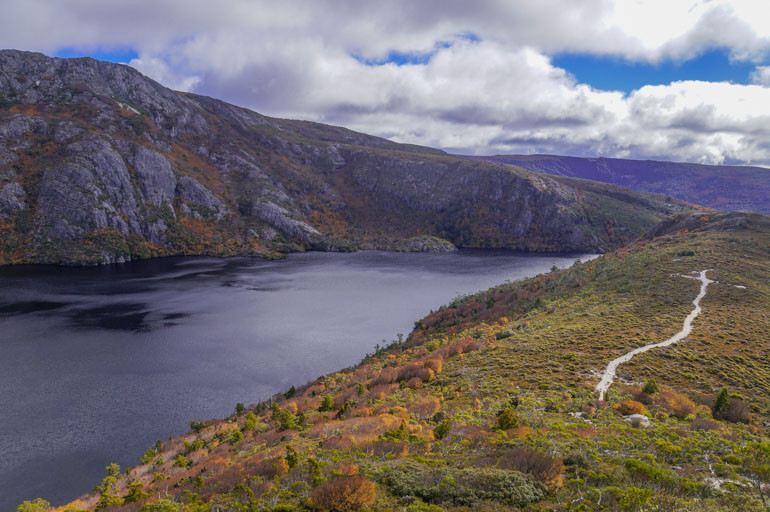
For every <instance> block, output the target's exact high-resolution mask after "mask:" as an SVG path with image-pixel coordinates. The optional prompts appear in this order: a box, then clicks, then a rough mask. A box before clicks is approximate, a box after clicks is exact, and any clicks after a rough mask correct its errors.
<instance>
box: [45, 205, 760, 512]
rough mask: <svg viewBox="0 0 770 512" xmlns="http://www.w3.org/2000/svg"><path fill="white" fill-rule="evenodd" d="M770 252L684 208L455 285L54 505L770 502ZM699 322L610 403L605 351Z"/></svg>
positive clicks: (651, 354)
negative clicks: (551, 260) (452, 294)
mask: <svg viewBox="0 0 770 512" xmlns="http://www.w3.org/2000/svg"><path fill="white" fill-rule="evenodd" d="M768 247H770V217H768V216H765V215H761V214H750V213H736V212H733V213H717V214H708V215H707V214H704V213H685V214H679V215H677V216H674V217H672V218H670V219H667V220H666V221H664V222H662V223H660V224H659V225H658V226H656V227H655V229H653V230H651V231H650V232H649V233H648V234H647V235H646V236H644V237H642V238H640V239H638V240H637V241H635V242H634V243H633V244H631V245H629V246H628V247H625V248H623V249H620V250H618V251H615V252H612V253H608V254H605V255H604V256H601V257H599V258H597V259H594V260H592V261H590V262H585V263H580V264H576V265H574V266H572V267H571V268H569V269H564V270H555V271H552V272H549V273H547V274H542V275H539V276H537V277H534V278H531V279H526V280H522V281H517V282H513V283H506V284H502V285H500V286H497V287H495V288H492V289H490V290H487V291H484V292H480V293H478V294H474V295H470V296H466V297H460V298H458V299H456V300H455V301H454V302H453V303H451V304H449V305H447V306H444V307H442V308H440V309H439V310H437V311H434V312H432V313H431V314H430V315H428V316H427V317H425V318H423V319H422V320H421V321H419V322H417V323H416V325H415V330H414V331H413V332H412V333H411V335H410V336H409V338H408V339H407V340H405V341H399V342H394V343H393V344H392V345H390V346H389V347H386V348H383V349H380V350H378V351H377V353H375V354H372V355H370V356H368V357H367V358H366V359H364V361H362V362H361V364H359V365H357V366H355V367H352V368H345V369H342V370H340V371H339V372H337V373H333V374H330V375H325V376H323V377H320V378H319V379H317V380H315V381H313V382H310V383H308V384H306V385H304V386H300V387H296V388H294V387H292V388H290V389H289V390H287V392H286V393H284V394H279V395H276V396H274V397H273V398H272V399H271V400H270V401H268V402H263V403H259V404H256V405H254V406H250V407H244V406H242V405H240V404H239V405H237V406H236V408H235V414H233V415H232V416H231V417H229V418H226V419H224V420H215V421H205V422H192V423H191V427H192V430H191V431H190V432H189V433H188V434H186V435H184V436H182V437H179V438H176V439H170V440H168V441H164V442H159V443H158V444H157V445H156V446H154V447H151V448H149V449H148V450H147V453H146V454H145V455H144V456H143V457H142V460H141V463H140V465H138V466H136V467H134V468H130V469H129V470H127V471H125V472H123V473H121V471H120V468H117V467H115V466H111V467H110V468H108V474H107V476H106V477H105V479H104V480H103V481H102V483H101V485H100V486H98V487H97V489H96V490H95V491H94V492H92V493H89V494H88V495H85V496H83V497H82V498H81V499H80V500H78V501H76V502H74V503H72V504H70V505H69V506H68V507H63V508H60V509H57V510H59V511H64V510H75V509H78V508H80V509H88V510H93V509H94V508H97V509H104V510H115V511H136V510H141V511H142V512H152V511H177V512H178V511H215V510H219V511H224V510H273V511H278V510H280V511H290V510H320V511H342V510H359V509H362V508H366V507H371V510H407V511H409V512H420V511H430V512H440V511H442V510H489V511H492V510H511V509H520V508H526V510H531V511H546V510H549V511H566V510H602V511H622V510H629V511H632V510H636V511H641V510H677V511H680V510H681V511H685V510H693V511H694V510H698V511H711V512H715V511H734V510H741V511H747V512H750V511H756V512H759V511H764V510H766V508H765V505H764V501H765V499H766V497H765V494H766V490H765V489H766V486H767V485H770V473H768V471H767V467H768V464H770V441H768V437H767V425H768V424H770V347H768V344H767V333H768V332H770V316H768V314H767V305H768V303H770V252H769V251H768ZM687 319H689V320H687ZM688 322H691V327H692V331H691V332H689V333H687V334H686V336H685V337H684V339H681V340H679V341H678V342H677V343H674V344H672V345H670V346H665V347H663V346H658V347H656V348H652V349H651V350H649V351H647V352H644V353H637V354H635V355H634V357H633V358H631V359H630V360H628V361H625V362H623V363H622V364H620V366H619V367H618V368H617V370H616V372H617V374H618V375H617V377H615V378H614V380H612V379H611V380H610V386H609V390H608V392H607V394H606V395H604V396H602V397H601V398H603V399H600V395H599V394H598V392H597V384H598V383H599V382H600V380H601V378H602V376H603V375H605V371H606V370H605V369H606V368H607V367H608V365H609V363H610V361H612V360H613V359H615V358H617V357H621V356H623V355H624V354H629V353H632V352H631V351H632V350H635V349H638V348H640V347H644V346H648V345H653V344H657V343H660V342H662V341H665V340H667V339H674V338H675V337H676V333H677V332H679V331H680V330H682V329H683V328H685V327H686V326H687V324H688ZM636 352H639V351H638V350H637V351H636ZM632 354H633V353H632ZM123 502H125V503H123ZM120 503H123V504H120Z"/></svg>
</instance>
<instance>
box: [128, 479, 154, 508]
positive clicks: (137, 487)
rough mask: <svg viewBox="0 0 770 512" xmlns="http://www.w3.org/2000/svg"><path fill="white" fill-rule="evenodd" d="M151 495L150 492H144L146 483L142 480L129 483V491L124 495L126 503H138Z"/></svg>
mask: <svg viewBox="0 0 770 512" xmlns="http://www.w3.org/2000/svg"><path fill="white" fill-rule="evenodd" d="M149 497H150V493H147V492H144V484H143V483H142V482H131V483H130V484H128V493H127V494H126V495H125V496H123V501H124V502H125V503H136V502H137V501H141V500H143V499H145V498H149Z"/></svg>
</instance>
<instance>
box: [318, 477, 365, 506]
mask: <svg viewBox="0 0 770 512" xmlns="http://www.w3.org/2000/svg"><path fill="white" fill-rule="evenodd" d="M375 496H376V490H375V487H374V483H373V482H372V481H371V480H369V479H368V478H365V477H363V476H358V475H353V476H343V477H338V478H335V479H333V480H329V481H328V482H325V483H323V484H321V485H320V486H318V487H317V488H316V489H315V490H314V491H313V492H312V494H311V496H310V500H309V504H310V505H311V506H312V507H313V509H314V510H318V511H320V512H353V511H356V510H360V509H361V508H363V507H367V506H369V505H371V504H373V503H374V498H375Z"/></svg>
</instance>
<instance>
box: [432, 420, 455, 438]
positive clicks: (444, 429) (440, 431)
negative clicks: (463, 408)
mask: <svg viewBox="0 0 770 512" xmlns="http://www.w3.org/2000/svg"><path fill="white" fill-rule="evenodd" d="M451 430H452V423H451V422H450V421H449V420H448V419H445V420H444V421H442V422H441V423H439V424H438V425H436V428H434V429H433V436H434V437H435V438H436V439H439V440H440V439H444V438H445V437H446V436H447V434H449V432H450V431H451Z"/></svg>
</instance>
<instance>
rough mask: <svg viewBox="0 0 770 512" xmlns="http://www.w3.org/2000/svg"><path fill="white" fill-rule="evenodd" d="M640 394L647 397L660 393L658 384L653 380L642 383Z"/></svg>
mask: <svg viewBox="0 0 770 512" xmlns="http://www.w3.org/2000/svg"><path fill="white" fill-rule="evenodd" d="M642 392H643V393H647V394H648V395H654V394H655V393H660V388H659V387H658V383H657V382H655V379H650V380H648V381H647V382H645V383H644V387H643V388H642Z"/></svg>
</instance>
